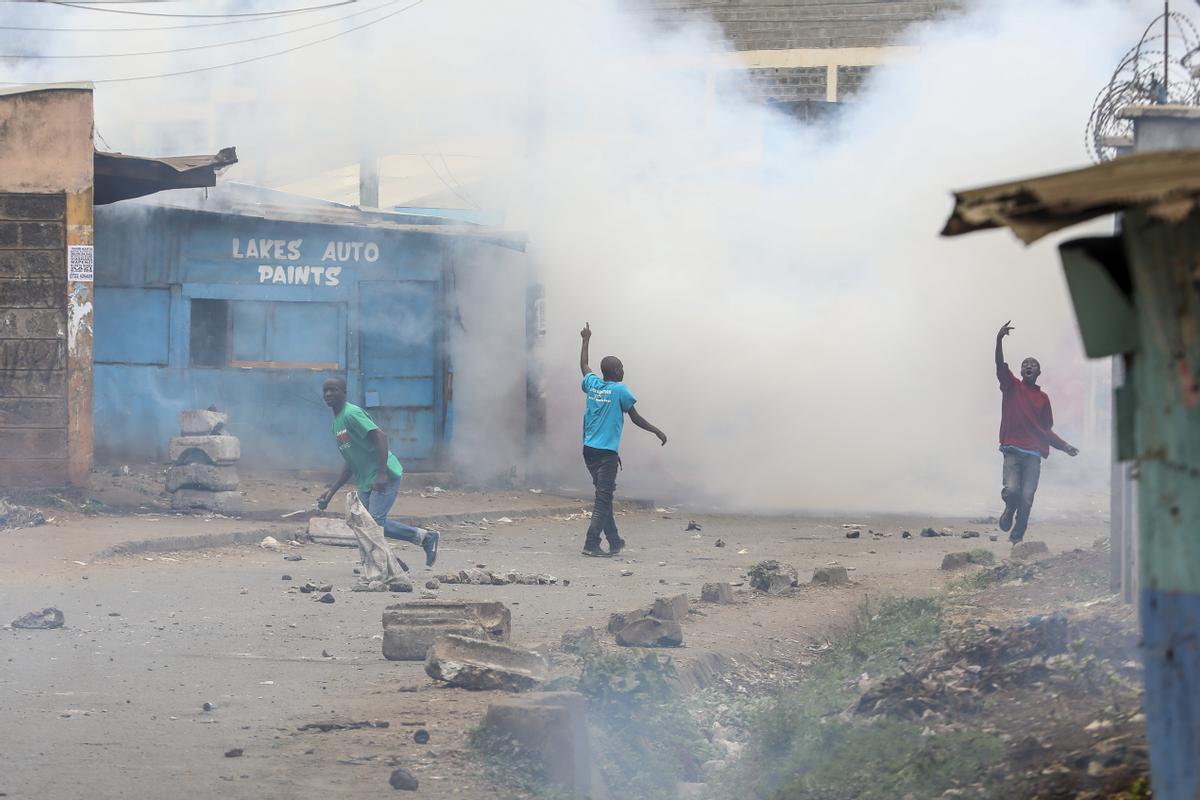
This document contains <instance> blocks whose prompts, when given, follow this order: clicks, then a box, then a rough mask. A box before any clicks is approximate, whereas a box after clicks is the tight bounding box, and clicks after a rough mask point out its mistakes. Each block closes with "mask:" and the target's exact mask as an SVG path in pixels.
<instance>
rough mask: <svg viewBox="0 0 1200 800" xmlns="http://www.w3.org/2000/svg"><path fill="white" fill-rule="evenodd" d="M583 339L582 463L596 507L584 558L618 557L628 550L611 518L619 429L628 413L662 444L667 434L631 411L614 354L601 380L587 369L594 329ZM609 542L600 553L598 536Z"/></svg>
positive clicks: (621, 368)
mask: <svg viewBox="0 0 1200 800" xmlns="http://www.w3.org/2000/svg"><path fill="white" fill-rule="evenodd" d="M579 335H580V336H581V337H583V346H582V348H581V350H580V352H579V369H580V370H581V371H582V372H583V387H582V388H583V391H584V393H585V394H586V395H587V406H586V407H585V409H584V412H583V463H584V464H586V465H587V468H588V472H590V473H591V474H592V484H593V485H594V486H595V487H596V503H595V506H594V507H593V508H592V524H591V525H589V526H588V532H587V539H586V541H584V543H583V554H584V555H585V556H615V555H616V554H617V553H619V552H621V550H622V548H624V547H625V541H624V540H623V539H622V538H621V537H620V535H618V534H617V521H616V520H615V519H613V492H615V491H616V490H617V469H618V467H620V465H621V457H620V456H618V455H617V449H618V448H619V447H620V445H621V431H622V429H623V428H624V427H625V415H626V414H629V420H630V422H632V423H633V424H634V425H637V426H638V427H639V428H641V429H642V430H646V431H650V432H651V433H653V434H654V435H655V436H657V437H658V439H659V441H660V442H662V443H663V444H666V443H667V435H666V434H665V433H663V432H662V431H660V430H659V429H658V428H656V427H654V426H653V425H651V424H650V423H649V422H647V421H646V420H645V419H644V418H643V417H642V415H641V414H639V413H638V412H637V409H636V408H634V407H633V405H634V403H636V402H637V398H635V397H634V396H633V393H632V392H630V391H629V389H628V388H626V386H625V384H623V383H621V381H622V380H623V379H624V378H625V366H624V365H623V364H622V363H621V359H619V358H617V357H616V356H605V357H604V358H603V359H601V361H600V372H601V373H602V374H603V375H604V378H603V379H601V378H599V377H597V376H596V373H594V372H592V368H591V367H589V366H588V343H589V342H590V341H591V339H592V326H591V325H590V324H588V325H585V326H584V328H583V330H582V331H580V333H579ZM601 532H603V533H604V536H605V538H607V539H608V552H605V551H604V550H601V549H600V533H601Z"/></svg>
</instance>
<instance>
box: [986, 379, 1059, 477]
mask: <svg viewBox="0 0 1200 800" xmlns="http://www.w3.org/2000/svg"><path fill="white" fill-rule="evenodd" d="M996 377H997V378H998V379H999V380H1000V394H1001V396H1002V397H1003V400H1002V401H1001V404H1000V446H1001V447H1003V446H1005V445H1012V446H1013V447H1019V448H1021V449H1022V450H1032V451H1034V452H1036V453H1041V454H1042V458H1046V457H1047V456H1049V455H1050V446H1051V445H1054V446H1055V447H1057V448H1058V449H1059V450H1066V449H1067V447H1068V445H1067V443H1066V442H1064V441H1063V440H1062V439H1060V438H1059V436H1058V434H1056V433H1055V432H1054V431H1053V430H1051V428H1053V427H1054V413H1053V412H1052V411H1051V410H1050V398H1049V397H1047V396H1046V393H1045V392H1043V391H1042V390H1041V389H1040V388H1039V387H1037V386H1029V385H1027V384H1026V383H1025V381H1023V380H1021V379H1019V378H1018V377H1017V376H1016V375H1013V374H1012V370H1010V369H1009V368H1008V364H997V365H996Z"/></svg>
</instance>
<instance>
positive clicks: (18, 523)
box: [0, 498, 46, 530]
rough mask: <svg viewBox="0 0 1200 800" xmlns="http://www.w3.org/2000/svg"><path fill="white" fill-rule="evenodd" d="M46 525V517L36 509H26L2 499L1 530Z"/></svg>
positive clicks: (0, 505) (0, 502) (0, 511)
mask: <svg viewBox="0 0 1200 800" xmlns="http://www.w3.org/2000/svg"><path fill="white" fill-rule="evenodd" d="M45 524H46V515H45V514H43V513H42V512H40V511H38V510H37V509H36V508H26V507H25V506H19V505H17V504H16V503H12V502H9V501H8V500H5V499H3V498H0V530H4V529H8V530H16V529H17V528H33V527H35V526H37V525H45Z"/></svg>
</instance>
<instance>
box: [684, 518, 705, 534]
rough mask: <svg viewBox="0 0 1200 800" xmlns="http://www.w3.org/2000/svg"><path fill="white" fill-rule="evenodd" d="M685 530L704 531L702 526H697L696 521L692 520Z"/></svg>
mask: <svg viewBox="0 0 1200 800" xmlns="http://www.w3.org/2000/svg"><path fill="white" fill-rule="evenodd" d="M684 530H687V531H698V530H703V529H702V528H701V527H700V525H699V524H697V522H696V520H694V519H692V520H688V524H687V527H686V528H684Z"/></svg>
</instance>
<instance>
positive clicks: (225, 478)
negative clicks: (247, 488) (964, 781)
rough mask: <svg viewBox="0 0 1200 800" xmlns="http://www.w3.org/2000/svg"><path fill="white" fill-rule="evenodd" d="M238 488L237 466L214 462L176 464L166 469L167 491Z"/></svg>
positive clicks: (228, 489) (226, 490)
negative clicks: (223, 465)
mask: <svg viewBox="0 0 1200 800" xmlns="http://www.w3.org/2000/svg"><path fill="white" fill-rule="evenodd" d="M237 488H238V473H237V467H234V466H227V467H218V466H216V465H214V464H176V465H174V466H172V467H171V468H170V469H168V470H167V491H168V492H177V491H179V490H180V489H207V490H208V491H210V492H232V491H233V490H235V489H237Z"/></svg>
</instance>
